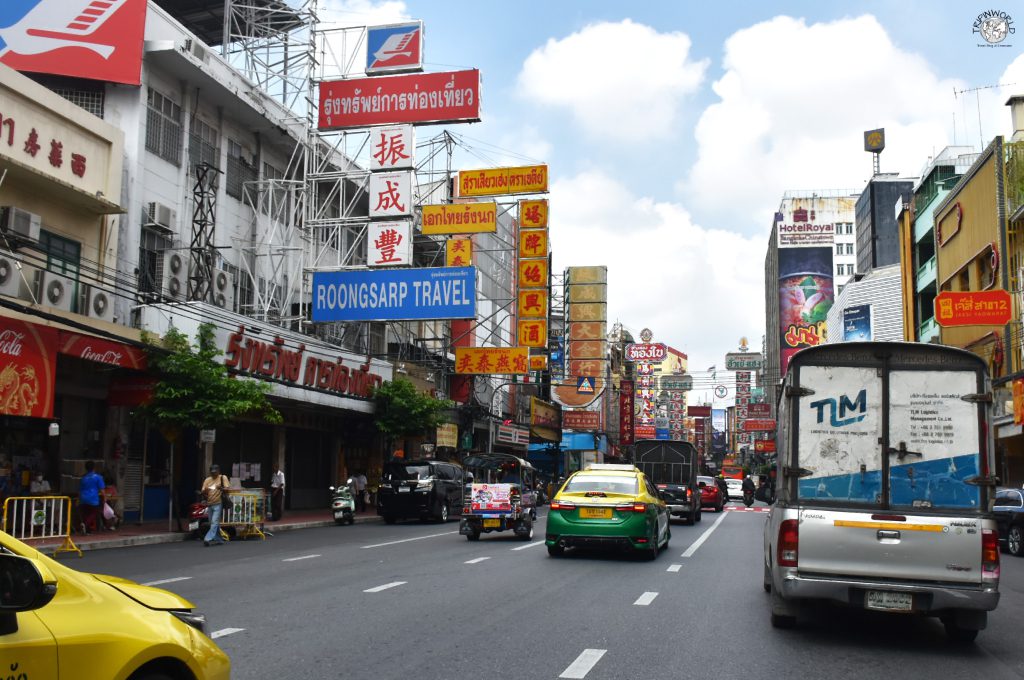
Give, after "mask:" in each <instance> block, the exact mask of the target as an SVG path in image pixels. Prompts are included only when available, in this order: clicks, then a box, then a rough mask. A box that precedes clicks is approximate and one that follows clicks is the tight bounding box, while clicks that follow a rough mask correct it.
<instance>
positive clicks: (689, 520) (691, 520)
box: [686, 512, 697, 527]
mask: <svg viewBox="0 0 1024 680" xmlns="http://www.w3.org/2000/svg"><path fill="white" fill-rule="evenodd" d="M686 523H687V524H688V525H690V526H691V527H692V526H693V525H694V524H696V523H697V513H696V512H691V513H690V514H689V515H687V516H686Z"/></svg>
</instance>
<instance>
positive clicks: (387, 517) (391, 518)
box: [384, 515, 398, 524]
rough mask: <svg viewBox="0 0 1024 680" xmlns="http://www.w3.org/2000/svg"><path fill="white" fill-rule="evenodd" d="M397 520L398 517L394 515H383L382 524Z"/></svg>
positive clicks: (392, 522)
mask: <svg viewBox="0 0 1024 680" xmlns="http://www.w3.org/2000/svg"><path fill="white" fill-rule="evenodd" d="M397 521H398V518H397V517H395V516H394V515H384V524H394V523H395V522H397Z"/></svg>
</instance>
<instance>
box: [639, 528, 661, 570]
mask: <svg viewBox="0 0 1024 680" xmlns="http://www.w3.org/2000/svg"><path fill="white" fill-rule="evenodd" d="M647 543H648V545H650V548H648V549H647V550H644V555H643V558H644V559H645V560H647V561H648V562H653V561H654V560H656V559H658V553H659V552H661V550H660V549H659V548H658V527H654V533H653V534H652V535H651V537H650V539H648V541H647Z"/></svg>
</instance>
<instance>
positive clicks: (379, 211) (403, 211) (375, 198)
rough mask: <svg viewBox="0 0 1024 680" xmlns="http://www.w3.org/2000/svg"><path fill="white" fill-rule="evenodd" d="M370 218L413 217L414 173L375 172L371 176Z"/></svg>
mask: <svg viewBox="0 0 1024 680" xmlns="http://www.w3.org/2000/svg"><path fill="white" fill-rule="evenodd" d="M369 195H370V217H406V216H409V215H412V205H413V202H412V172H411V171H409V170H399V171H397V172H375V173H373V174H372V175H370V189H369Z"/></svg>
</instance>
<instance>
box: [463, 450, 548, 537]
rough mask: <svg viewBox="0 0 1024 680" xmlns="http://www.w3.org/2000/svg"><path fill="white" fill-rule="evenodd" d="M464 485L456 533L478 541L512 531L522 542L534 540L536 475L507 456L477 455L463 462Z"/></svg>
mask: <svg viewBox="0 0 1024 680" xmlns="http://www.w3.org/2000/svg"><path fill="white" fill-rule="evenodd" d="M462 467H463V469H464V470H465V471H466V484H465V486H464V489H463V498H462V520H461V521H460V522H459V533H460V534H462V535H464V536H465V537H466V540H469V541H477V540H479V539H480V534H482V533H483V534H486V533H490V532H492V531H507V530H512V531H513V532H515V534H516V536H518V537H519V538H520V539H522V540H524V541H529V540H530V539H532V538H533V523H534V521H536V519H537V492H536V490H535V488H534V487H535V484H536V474H537V471H536V470H535V469H534V467H533V466H532V465H530V464H529V463H528V462H526V461H525V460H523V459H522V458H518V457H516V456H513V455H510V454H507V453H476V454H472V455H469V456H466V458H465V459H464V460H463V461H462Z"/></svg>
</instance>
